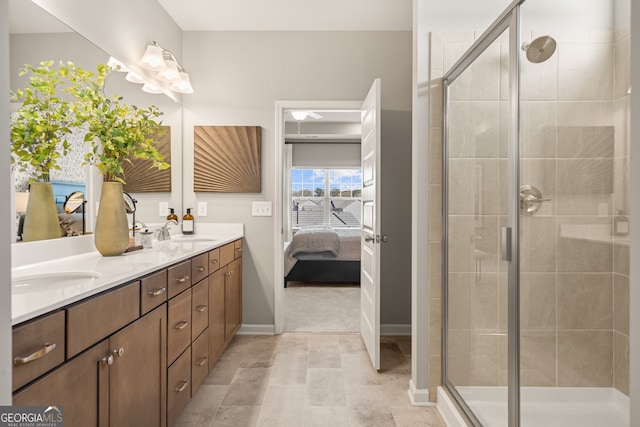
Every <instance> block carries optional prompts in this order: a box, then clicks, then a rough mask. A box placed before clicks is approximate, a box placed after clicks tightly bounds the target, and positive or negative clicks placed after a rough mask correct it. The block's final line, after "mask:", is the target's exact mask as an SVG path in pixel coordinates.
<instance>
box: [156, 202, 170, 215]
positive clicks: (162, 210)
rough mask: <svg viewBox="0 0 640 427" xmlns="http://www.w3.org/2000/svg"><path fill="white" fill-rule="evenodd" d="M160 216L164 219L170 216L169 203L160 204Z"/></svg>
mask: <svg viewBox="0 0 640 427" xmlns="http://www.w3.org/2000/svg"><path fill="white" fill-rule="evenodd" d="M158 215H159V216H164V217H166V216H167V215H169V202H160V203H158Z"/></svg>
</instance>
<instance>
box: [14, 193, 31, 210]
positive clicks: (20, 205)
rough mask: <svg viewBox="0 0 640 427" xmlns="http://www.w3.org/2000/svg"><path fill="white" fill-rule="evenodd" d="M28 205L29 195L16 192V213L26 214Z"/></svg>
mask: <svg viewBox="0 0 640 427" xmlns="http://www.w3.org/2000/svg"><path fill="white" fill-rule="evenodd" d="M28 203H29V193H25V192H16V212H26V211H27V204H28Z"/></svg>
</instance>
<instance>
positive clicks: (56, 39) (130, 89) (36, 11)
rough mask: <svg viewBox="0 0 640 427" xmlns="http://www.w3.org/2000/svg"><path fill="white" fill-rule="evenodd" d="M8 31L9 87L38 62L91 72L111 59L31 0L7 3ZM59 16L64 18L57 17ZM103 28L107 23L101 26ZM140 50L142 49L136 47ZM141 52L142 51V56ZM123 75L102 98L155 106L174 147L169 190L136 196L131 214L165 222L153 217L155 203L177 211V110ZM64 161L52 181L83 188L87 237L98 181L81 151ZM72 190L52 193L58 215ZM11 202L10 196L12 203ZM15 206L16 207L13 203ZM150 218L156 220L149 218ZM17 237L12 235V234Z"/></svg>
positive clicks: (113, 78) (18, 84) (21, 82)
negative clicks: (27, 66) (66, 63)
mask: <svg viewBox="0 0 640 427" xmlns="http://www.w3.org/2000/svg"><path fill="white" fill-rule="evenodd" d="M8 4H9V21H10V24H9V27H10V46H9V54H10V74H11V75H10V88H11V89H13V90H15V89H17V88H24V87H26V85H27V83H28V82H27V80H26V77H20V76H19V75H18V74H19V70H20V69H21V68H22V67H23V66H24V64H30V65H37V64H38V63H39V62H40V61H43V60H53V61H54V62H56V63H57V62H58V61H60V60H62V61H72V62H74V63H75V65H76V66H78V67H81V68H84V69H85V70H90V71H94V70H95V69H96V65H97V64H104V63H107V62H108V61H109V58H110V55H109V54H108V53H106V52H105V51H104V50H102V49H100V48H99V47H97V46H96V45H94V44H93V43H91V42H89V41H88V40H87V39H86V38H85V37H83V35H82V34H78V33H77V32H75V31H74V30H73V29H71V28H69V27H68V26H67V25H65V24H63V23H62V22H61V21H60V20H58V19H57V18H56V17H54V16H52V15H50V14H49V13H48V12H46V11H45V10H43V9H41V8H40V6H38V5H37V4H35V3H34V2H32V1H25V0H9V1H8ZM62 18H64V17H62ZM105 25H110V24H109V23H107V22H105ZM141 49H142V48H141ZM142 53H143V52H141V54H142ZM125 75H126V73H113V74H112V75H110V76H109V78H108V83H107V85H106V88H105V90H106V92H107V95H109V96H112V95H116V94H117V95H119V96H123V97H124V99H125V100H126V101H127V102H128V103H131V104H134V105H137V106H140V107H148V106H150V105H152V104H153V105H156V106H157V107H158V108H159V109H160V110H161V111H163V112H164V114H163V116H162V117H161V119H162V122H163V124H164V125H166V126H167V128H168V129H170V134H171V138H172V139H173V140H174V141H178V143H176V144H173V145H172V146H171V159H172V167H171V169H170V171H171V172H170V174H171V184H172V185H171V188H172V189H173V190H169V191H168V192H166V191H165V192H155V193H136V194H133V195H134V196H135V197H136V199H137V200H138V206H137V213H136V216H138V217H140V218H143V219H144V220H145V221H147V222H148V223H150V224H154V223H157V222H159V221H161V220H164V216H159V215H158V203H159V202H165V203H166V202H168V204H169V205H170V206H172V207H174V208H176V210H177V211H178V212H179V211H181V207H182V192H181V189H182V169H181V167H180V165H181V159H182V148H181V144H180V143H179V141H180V135H181V133H182V130H181V123H182V111H181V106H180V104H178V103H175V102H174V101H172V100H171V99H169V98H168V97H166V96H164V95H150V94H147V93H144V92H142V90H141V86H140V85H137V84H133V83H130V82H128V81H126V80H125ZM17 107H18V104H11V105H10V110H11V111H16V110H17ZM77 143H78V144H80V145H81V146H82V147H84V144H83V133H80V132H78V138H77ZM72 153H74V154H72V155H71V156H68V159H67V158H65V159H64V161H63V162H62V163H63V164H61V166H62V170H61V171H55V174H57V175H55V174H54V175H52V177H51V179H52V180H55V181H58V182H72V183H74V184H80V185H82V187H81V188H77V189H78V190H79V191H81V192H82V193H83V194H84V196H85V200H86V201H87V203H86V204H85V215H86V219H85V226H86V229H85V231H86V232H87V233H91V232H92V231H93V226H94V224H95V215H96V210H97V207H96V202H97V201H98V200H99V199H100V189H101V185H102V180H101V177H100V175H99V174H97V173H96V171H95V170H94V169H90V168H88V167H84V166H82V162H83V153H82V150H81V149H77V150H74V151H73V152H72ZM11 179H12V181H13V183H14V185H13V191H14V192H18V193H19V192H27V191H28V181H27V180H26V179H24V178H23V177H20V176H18V174H15V173H12V177H11ZM71 192H72V191H71V189H66V191H59V192H55V193H54V196H55V198H56V202H57V203H58V207H59V213H64V212H63V211H62V203H63V202H64V201H65V198H66V196H67V195H68V194H70V193H71ZM13 203H15V200H14V198H13V197H12V198H11V204H13ZM16 207H17V205H16ZM15 212H16V221H15V228H14V230H16V231H17V227H18V222H19V211H18V209H15ZM154 218H155V220H154ZM16 234H17V233H15V232H14V235H16Z"/></svg>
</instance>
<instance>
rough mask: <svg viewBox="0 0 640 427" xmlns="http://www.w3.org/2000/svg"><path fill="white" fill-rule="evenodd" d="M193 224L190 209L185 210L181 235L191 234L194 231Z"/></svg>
mask: <svg viewBox="0 0 640 427" xmlns="http://www.w3.org/2000/svg"><path fill="white" fill-rule="evenodd" d="M194 222H195V221H194V218H193V215H191V208H187V213H186V214H184V216H183V217H182V234H193V233H194V231H195V226H194Z"/></svg>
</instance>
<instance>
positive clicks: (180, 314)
mask: <svg viewBox="0 0 640 427" xmlns="http://www.w3.org/2000/svg"><path fill="white" fill-rule="evenodd" d="M189 344H191V289H187V291H185V292H183V293H181V294H180V295H178V296H177V297H175V298H173V299H170V300H169V310H168V312H167V365H171V364H172V363H173V361H174V360H176V359H177V358H178V356H180V354H182V352H183V351H184V350H185V349H186V348H187V347H189Z"/></svg>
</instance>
